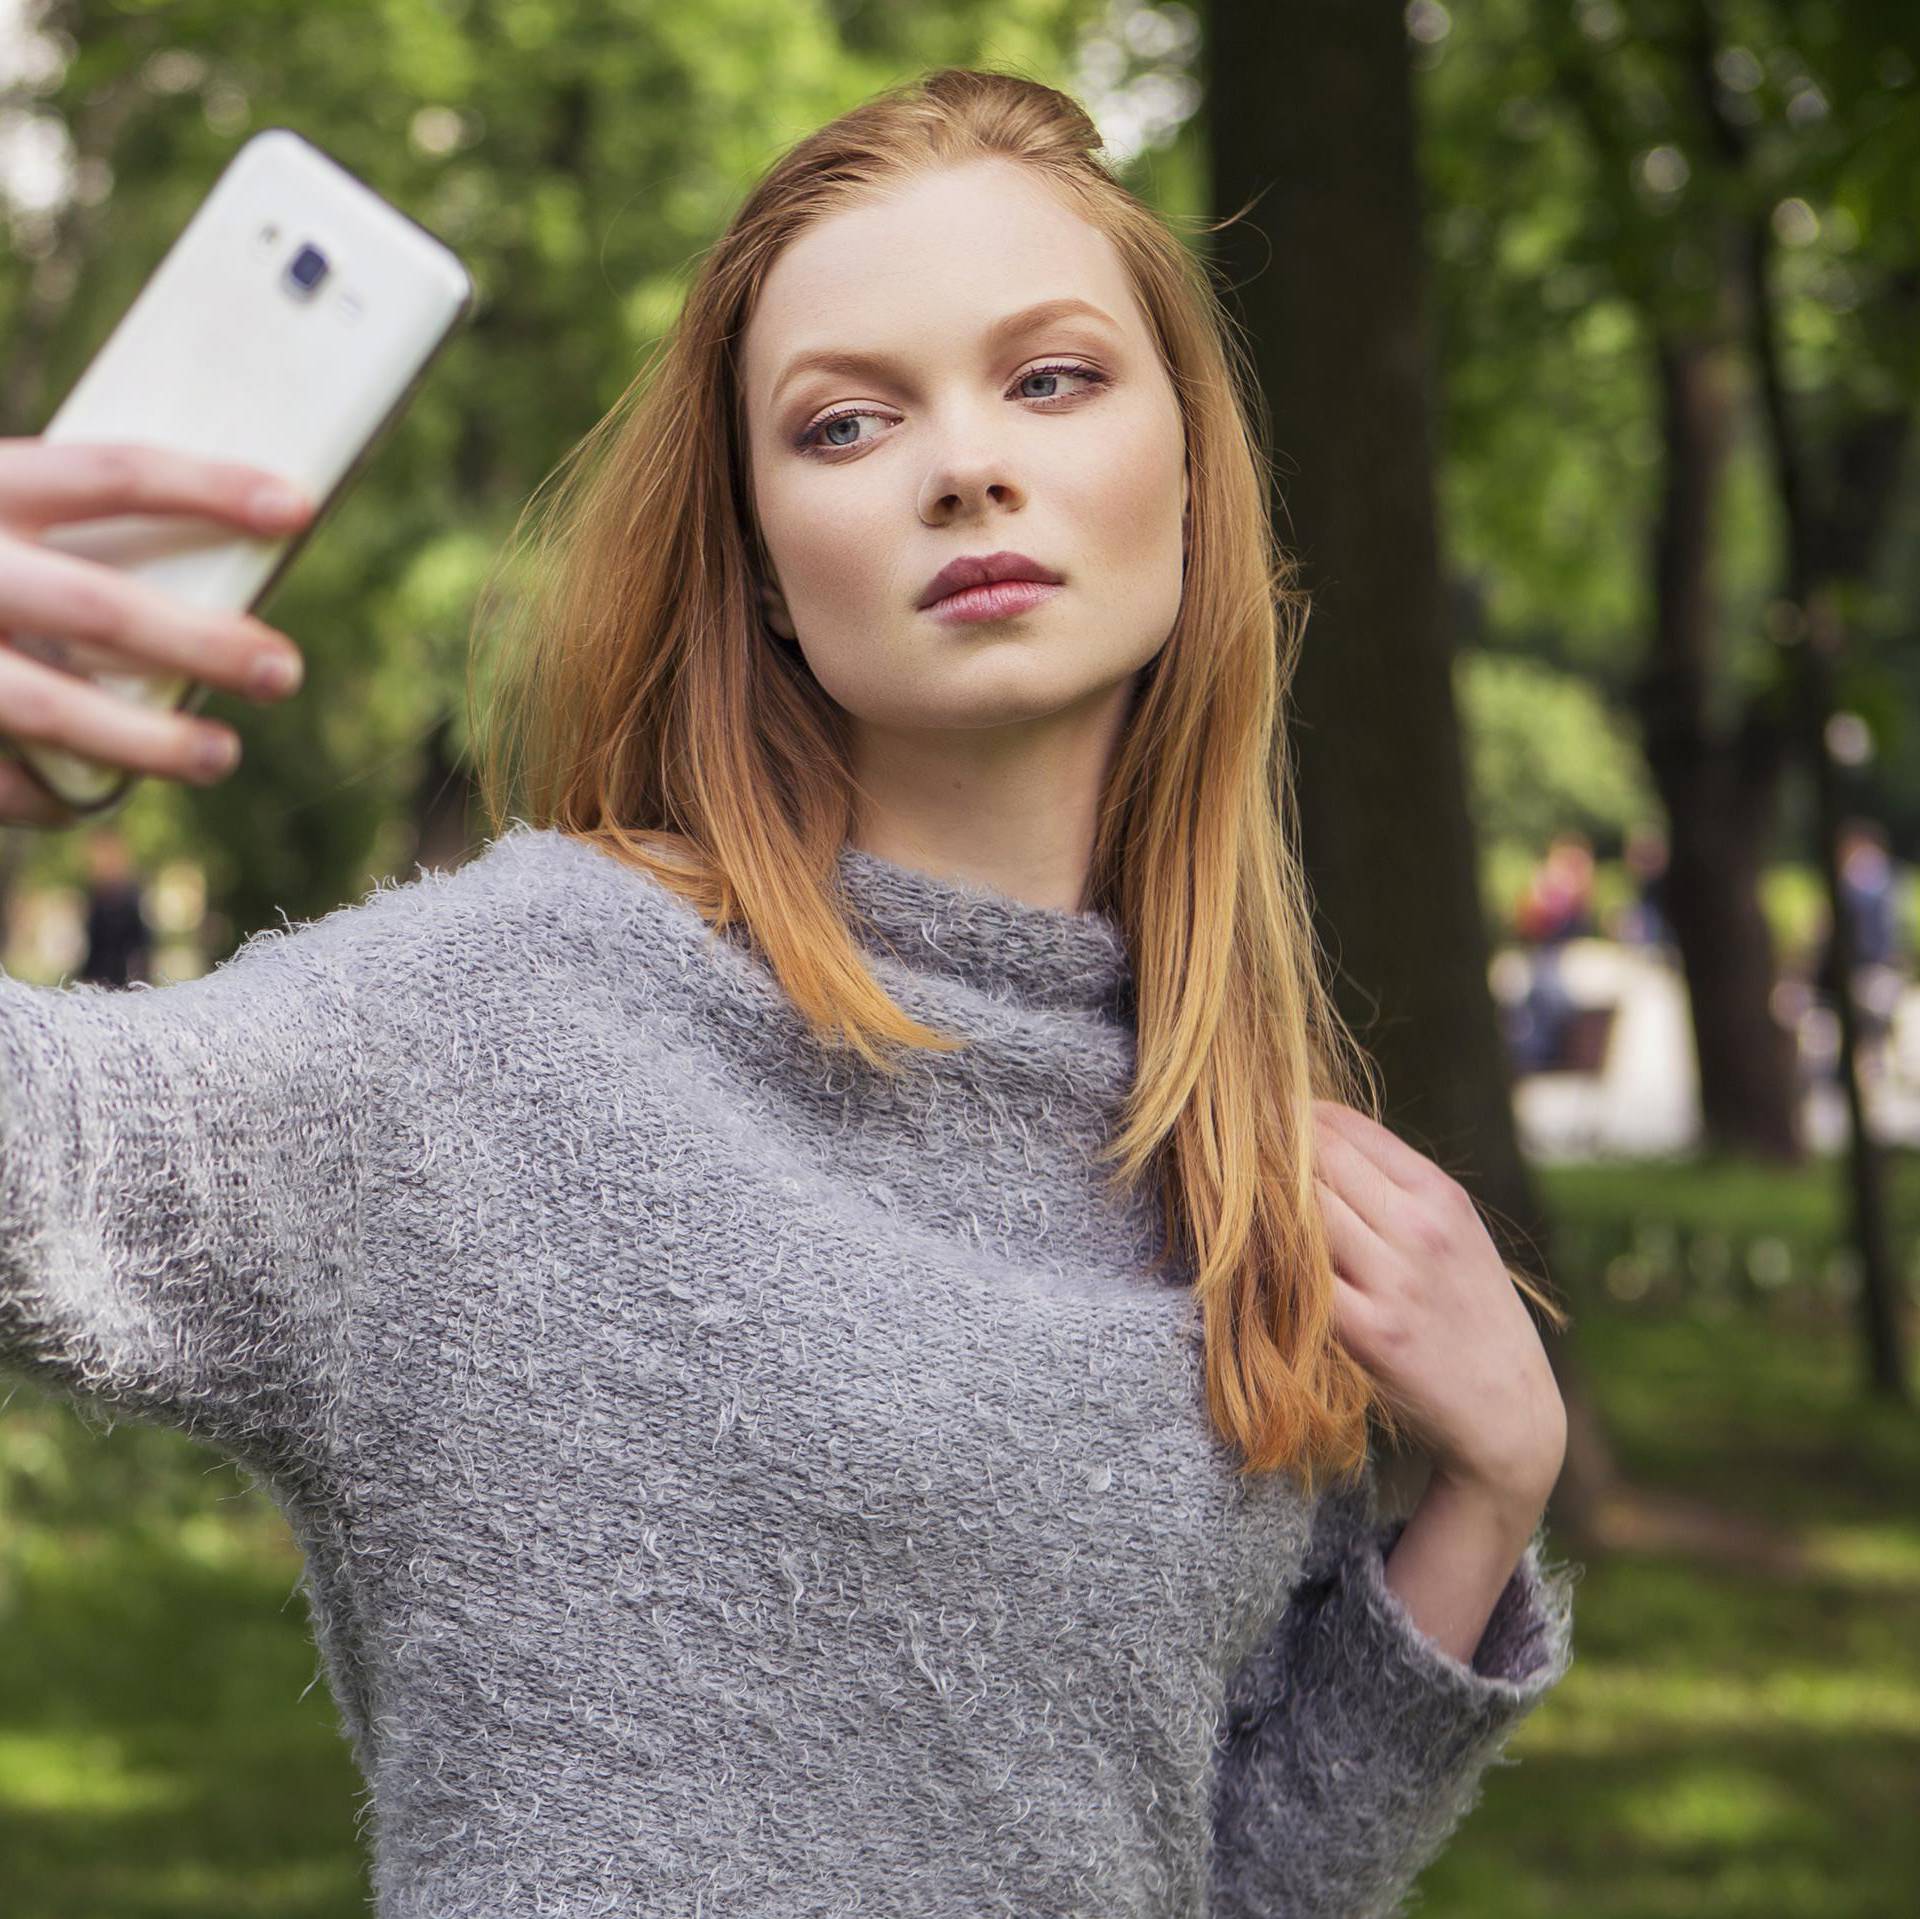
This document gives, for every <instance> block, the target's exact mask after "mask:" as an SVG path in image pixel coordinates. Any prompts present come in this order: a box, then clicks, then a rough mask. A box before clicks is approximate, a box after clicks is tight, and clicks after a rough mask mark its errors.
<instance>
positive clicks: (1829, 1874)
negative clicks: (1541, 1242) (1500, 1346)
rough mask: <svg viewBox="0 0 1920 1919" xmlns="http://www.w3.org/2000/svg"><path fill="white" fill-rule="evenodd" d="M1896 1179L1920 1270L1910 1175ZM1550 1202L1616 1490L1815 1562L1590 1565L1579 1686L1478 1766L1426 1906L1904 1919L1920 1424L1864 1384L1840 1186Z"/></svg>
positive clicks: (1657, 1189) (1917, 1198)
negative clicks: (1473, 1793)
mask: <svg viewBox="0 0 1920 1919" xmlns="http://www.w3.org/2000/svg"><path fill="white" fill-rule="evenodd" d="M1890 1171H1891V1173H1892V1174H1893V1181H1892V1185H1893V1189H1894V1190H1893V1196H1892V1197H1893V1214H1894V1220H1895V1224H1896V1226H1897V1227H1898V1229H1899V1230H1898V1231H1897V1234H1896V1246H1897V1248H1898V1250H1899V1251H1900V1252H1901V1253H1902V1254H1903V1255H1906V1254H1908V1253H1910V1252H1911V1249H1912V1247H1913V1245H1914V1243H1915V1233H1914V1223H1915V1221H1916V1219H1920V1162H1916V1160H1915V1159H1914V1157H1913V1156H1912V1155H1900V1156H1897V1157H1896V1160H1895V1161H1894V1162H1893V1163H1892V1164H1891V1166H1890ZM1542 1183H1543V1185H1544V1187H1545V1188H1546V1190H1547V1192H1548V1195H1549V1199H1550V1202H1551V1204H1552V1206H1553V1208H1554V1212H1555V1217H1556V1219H1557V1220H1559V1221H1560V1222H1561V1226H1562V1235H1561V1243H1562V1244H1563V1245H1572V1246H1577V1247H1580V1248H1581V1249H1582V1252H1583V1256H1582V1257H1580V1258H1579V1260H1578V1262H1577V1263H1574V1264H1569V1265H1567V1267H1566V1269H1565V1270H1564V1271H1563V1272H1560V1273H1557V1274H1556V1275H1555V1277H1556V1279H1557V1280H1558V1281H1559V1282H1560V1290H1561V1292H1562V1294H1563V1296H1564V1298H1565V1300H1566V1303H1567V1304H1568V1306H1569V1308H1570V1310H1572V1312H1573V1313H1574V1316H1575V1321H1576V1325H1575V1338H1576V1341H1577V1344H1578V1348H1579V1351H1580V1354H1581V1357H1582V1361H1583V1364H1584V1366H1585V1369H1586V1373H1587V1377H1588V1379H1589V1382H1590V1384H1591V1386H1592V1387H1593V1389H1594V1391H1595V1394H1596V1396H1597V1398H1598V1400H1599V1402H1600V1405H1601V1407H1602V1410H1603V1412H1604V1415H1605V1418H1606V1423H1607V1427H1608V1431H1609V1433H1610V1435H1611V1437H1612V1439H1613V1442H1614V1445H1615V1449H1616V1453H1617V1456H1618V1459H1619V1462H1620V1464H1621V1467H1622V1469H1623V1470H1624V1471H1625V1473H1626V1474H1627V1475H1628V1477H1629V1478H1630V1479H1632V1480H1633V1481H1634V1482H1635V1483H1636V1484H1637V1485H1638V1486H1640V1487H1642V1488H1644V1489H1646V1490H1647V1491H1650V1492H1654V1493H1662V1494H1669V1495H1677V1496H1681V1497H1686V1498H1690V1499H1694V1500H1698V1501H1701V1502H1703V1503H1705V1504H1707V1505H1709V1506H1712V1507H1714V1508H1717V1509H1719V1510H1720V1511H1721V1512H1724V1513H1728V1514H1733V1515H1739V1516H1744V1517H1747V1518H1750V1519H1752V1520H1755V1521H1759V1522H1762V1523H1764V1524H1767V1525H1770V1526H1772V1527H1774V1528H1777V1529H1779V1530H1780V1531H1781V1532H1783V1533H1785V1534H1787V1535H1789V1536H1791V1537H1793V1538H1794V1539H1796V1540H1797V1541H1798V1542H1799V1544H1800V1545H1801V1546H1802V1548H1803V1549H1804V1551H1805V1554H1806V1560H1807V1570H1806V1571H1805V1573H1804V1574H1802V1575H1800V1576H1797V1577H1784V1576H1771V1577H1770V1576H1766V1575H1764V1574H1761V1573H1758V1572H1756V1571H1755V1570H1754V1568H1753V1567H1752V1566H1750V1565H1746V1564H1741V1563H1728V1562H1727V1561H1725V1560H1724V1559H1722V1558H1720V1557H1719V1556H1717V1555H1715V1554H1714V1553H1712V1552H1710V1551H1706V1550H1702V1551H1701V1552H1699V1553H1697V1554H1674V1553H1660V1554H1655V1553H1643V1552H1624V1551H1623V1552H1611V1553H1609V1554H1607V1555H1606V1556H1605V1557H1604V1558H1598V1559H1595V1558H1586V1559H1582V1560H1581V1561H1580V1563H1581V1564H1582V1565H1583V1566H1584V1569H1585V1570H1584V1573H1583V1576H1582V1577H1581V1580H1580V1583H1579V1586H1578V1588H1577V1592H1576V1600H1575V1621H1574V1654H1575V1662H1574V1667H1573V1670H1572V1671H1571V1672H1570V1673H1569V1674H1568V1676H1567V1678H1566V1680H1565V1682H1564V1683H1563V1684H1562V1685H1561V1686H1560V1687H1559V1688H1558V1689H1557V1690H1556V1691H1555V1693H1554V1694H1552V1695H1551V1696H1550V1697H1549V1698H1548V1700H1547V1701H1546V1702H1545V1703H1544V1704H1543V1705H1542V1706H1541V1708H1540V1710H1539V1711H1538V1712H1537V1713H1536V1714H1534V1715H1533V1717H1532V1718H1530V1719H1529V1720H1527V1721H1526V1722H1524V1723H1523V1724H1522V1726H1521V1728H1520V1730H1519V1732H1518V1733H1517V1734H1516V1736H1515V1738H1514V1740H1513V1741H1512V1743H1511V1745H1510V1746H1509V1748H1508V1756H1509V1757H1511V1758H1513V1759H1515V1760H1516V1761H1518V1764H1517V1765H1516V1766H1515V1767H1513V1768H1511V1769H1508V1768H1502V1767H1496V1768H1494V1769H1493V1770H1492V1771H1491V1772H1490V1773H1489V1774H1488V1775H1487V1783H1486V1786H1485V1790H1484V1795H1483V1798H1482V1800H1481V1803H1480V1805H1479V1807H1478V1808H1477V1809H1476V1810H1475V1811H1474V1813H1473V1814H1472V1815H1471V1816H1470V1817H1469V1819H1468V1820H1467V1822H1466V1824H1465V1825H1464V1826H1463V1827H1462V1828H1461V1830H1460V1833H1459V1835H1458V1836H1457V1838H1456V1839H1455V1841H1454V1843H1453V1845H1452V1846H1451V1847H1450V1848H1449V1849H1448V1850H1447V1851H1446V1852H1445V1853H1444V1854H1443V1855H1442V1856H1441V1858H1440V1859H1438V1860H1437V1861H1436V1862H1435V1863H1434V1865H1433V1866H1432V1867H1430V1868H1429V1869H1428V1871H1427V1872H1426V1873H1425V1874H1424V1875H1423V1876H1422V1879H1421V1882H1420V1887H1419V1897H1418V1902H1417V1906H1416V1910H1417V1911H1418V1912H1419V1913H1420V1914H1421V1915H1422V1916H1423V1919H1467V1916H1468V1915H1475V1916H1476V1919H1478V1916H1480V1915H1487V1914H1497V1915H1502V1919H1504V1916H1505V1915H1513V1916H1514V1919H1522V1916H1523V1915H1531V1914H1536V1913H1538V1914H1547V1913H1552V1914H1555V1915H1563V1914H1565V1915H1580V1919H1803V1916H1804V1919H1880V1916H1881V1915H1886V1919H1894V1916H1895V1915H1900V1916H1901V1919H1905V1915H1907V1914H1910V1913H1911V1912H1912V1911H1913V1910H1914V1888H1915V1887H1916V1886H1920V1822H1916V1821H1915V1819H1914V1817H1913V1812H1914V1809H1915V1808H1916V1807H1920V1630H1916V1628H1917V1627H1920V1501H1917V1500H1916V1498H1915V1493H1914V1489H1915V1488H1916V1486H1920V1416H1916V1415H1915V1414H1912V1413H1901V1412H1899V1411H1897V1410H1895V1409H1891V1408H1888V1407H1886V1406H1884V1405H1881V1404H1878V1403H1875V1402H1873V1401H1870V1400H1869V1399H1867V1398H1866V1397H1865V1396H1864V1395H1863V1393H1862V1391H1861V1388H1860V1383H1859V1382H1860V1380H1861V1378H1862V1377H1863V1375H1864V1366H1863V1363H1862V1360H1861V1357H1860V1352H1859V1342H1858V1335H1857V1332H1856V1328H1855V1318H1854V1315H1853V1313H1852V1311H1851V1310H1850V1308H1851V1302H1852V1299H1853V1295H1854V1291H1855V1288H1856V1286H1857V1279H1856V1278H1855V1277H1854V1275H1853V1269H1852V1266H1851V1263H1850V1262H1849V1261H1846V1260H1844V1259H1836V1258H1834V1256H1833V1248H1834V1238H1835V1232H1836V1224H1837V1218H1838V1215H1837V1212H1836V1204H1835V1197H1834V1196H1835V1195H1836V1194H1837V1193H1838V1191H1839V1190H1840V1186H1839V1179H1838V1175H1837V1172H1836V1170H1835V1169H1834V1168H1832V1167H1822V1168H1814V1169H1809V1170H1807V1171H1805V1172H1801V1173H1793V1174H1786V1175H1783V1174H1781V1173H1780V1172H1778V1171H1776V1170H1773V1169H1767V1170H1764V1171H1763V1170H1760V1169H1756V1168H1752V1167H1743V1166H1701V1167H1696V1168H1675V1167H1659V1168H1655V1167H1613V1168H1599V1167H1581V1168H1573V1167H1568V1168H1555V1169H1552V1170H1551V1171H1550V1172H1548V1173H1546V1174H1543V1175H1542ZM1568 1229H1571V1230H1570V1231H1569V1230H1568ZM1916 1317H1917V1316H1916V1315H1915V1314H1913V1313H1912V1312H1911V1311H1909V1313H1908V1315H1907V1327H1908V1339H1909V1342H1910V1345H1911V1344H1912V1343H1913V1342H1914V1341H1915V1340H1916V1329H1915V1327H1914V1323H1913V1322H1914V1320H1915V1318H1916ZM1910 1357H1911V1354H1910ZM1911 1371H1912V1376H1913V1379H1914V1393H1915V1398H1916V1401H1920V1367H1914V1368H1912V1369H1911Z"/></svg>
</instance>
